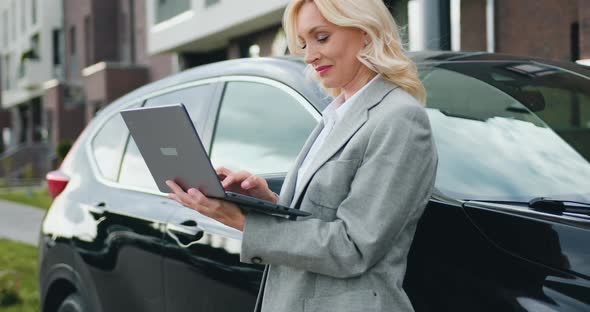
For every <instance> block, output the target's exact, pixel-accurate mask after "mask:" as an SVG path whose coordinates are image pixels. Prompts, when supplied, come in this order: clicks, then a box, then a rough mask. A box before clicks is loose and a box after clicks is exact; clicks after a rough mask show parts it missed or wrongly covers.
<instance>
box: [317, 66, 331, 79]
mask: <svg viewBox="0 0 590 312" xmlns="http://www.w3.org/2000/svg"><path fill="white" fill-rule="evenodd" d="M331 68H332V66H330V65H326V66H318V67H316V69H315V70H316V71H317V72H318V73H320V76H322V77H323V76H325V75H326V74H327V73H328V71H329V70H330V69H331Z"/></svg>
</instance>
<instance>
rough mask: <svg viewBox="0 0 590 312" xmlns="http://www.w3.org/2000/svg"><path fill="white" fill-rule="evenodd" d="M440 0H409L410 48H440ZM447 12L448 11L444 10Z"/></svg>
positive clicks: (414, 49) (416, 49) (415, 49)
mask: <svg viewBox="0 0 590 312" xmlns="http://www.w3.org/2000/svg"><path fill="white" fill-rule="evenodd" d="M441 1H444V0H410V1H409V2H408V28H409V29H408V30H409V39H410V50H412V51H418V50H440V49H441V43H442V40H441V39H443V38H441V27H440V24H441V13H442V12H441V10H440V8H441ZM446 13H448V12H446Z"/></svg>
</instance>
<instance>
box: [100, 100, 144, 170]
mask: <svg viewBox="0 0 590 312" xmlns="http://www.w3.org/2000/svg"><path fill="white" fill-rule="evenodd" d="M136 106H139V105H134V106H132V107H136ZM128 136H129V130H127V126H125V122H124V121H123V118H122V117H121V114H115V115H113V117H111V118H110V119H109V120H108V121H107V122H106V123H105V124H104V125H103V126H102V127H101V129H100V130H99V131H98V132H97V134H96V135H95V136H94V138H93V139H92V143H91V145H92V153H93V156H94V159H95V161H96V164H97V166H98V169H99V171H100V174H101V175H102V176H103V177H104V178H106V179H108V180H111V181H116V180H117V174H118V172H119V165H120V164H121V156H122V155H123V148H124V147H125V143H126V142H127V137H128Z"/></svg>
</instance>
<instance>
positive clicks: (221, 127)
mask: <svg viewBox="0 0 590 312" xmlns="http://www.w3.org/2000/svg"><path fill="white" fill-rule="evenodd" d="M304 105H309V104H307V103H305V104H304ZM316 123H317V122H316V120H315V118H314V117H313V115H312V113H311V112H310V111H309V110H307V109H306V107H304V106H303V104H302V103H299V102H298V101H297V100H296V99H295V98H293V97H292V96H291V95H289V94H288V93H286V92H285V91H283V90H280V89H278V88H277V87H274V86H270V85H266V84H262V83H257V82H243V81H235V82H229V83H227V85H226V89H225V92H224V95H223V100H222V103H221V107H220V109H219V114H218V118H217V124H216V128H215V133H214V136H213V144H212V147H211V160H212V162H213V165H214V166H224V167H227V168H230V169H232V170H248V171H250V172H252V173H255V174H267V173H279V172H287V171H288V170H289V169H290V167H291V165H292V163H293V161H294V160H295V157H296V156H297V154H298V153H299V150H300V149H301V148H302V147H303V144H304V143H305V140H306V139H307V137H308V136H309V134H310V133H311V131H312V130H313V128H314V127H315V125H316Z"/></svg>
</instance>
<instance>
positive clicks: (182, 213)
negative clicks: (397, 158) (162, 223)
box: [164, 77, 319, 312]
mask: <svg viewBox="0 0 590 312" xmlns="http://www.w3.org/2000/svg"><path fill="white" fill-rule="evenodd" d="M223 80H225V82H224V88H223V93H222V94H220V99H221V100H220V101H218V102H216V105H215V106H214V107H213V108H214V109H213V110H212V111H211V114H210V115H209V117H210V118H209V123H208V128H207V129H206V130H205V131H203V137H206V139H205V140H204V144H205V145H206V146H207V148H208V150H209V154H210V157H211V160H212V162H213V164H214V166H225V167H227V168H230V169H232V170H248V171H250V172H252V173H254V174H257V175H260V176H262V177H264V178H266V179H267V181H268V182H269V185H270V187H271V189H273V191H275V192H277V193H278V192H279V191H280V187H281V185H282V182H283V180H284V176H285V173H286V172H287V171H288V170H289V169H290V167H291V165H292V164H293V162H294V160H295V157H296V156H297V154H298V152H299V150H300V149H301V147H302V146H303V144H304V142H305V140H306V139H307V136H308V135H309V134H310V133H311V131H312V129H313V127H314V126H315V125H316V124H317V121H318V119H319V113H317V111H316V110H315V109H314V108H312V106H311V105H310V104H309V103H308V102H307V101H306V100H305V99H303V97H301V96H300V95H299V94H298V93H297V92H295V91H294V90H292V89H290V88H289V87H287V86H285V85H283V84H280V83H277V82H275V81H272V80H269V79H264V78H255V77H233V78H224V79H223ZM179 207H180V206H179ZM166 235H167V240H168V241H169V245H168V248H166V252H165V260H164V284H165V287H166V307H167V311H188V310H192V311H216V312H224V311H252V309H253V307H254V304H255V300H256V295H257V292H258V288H259V285H260V279H261V276H262V269H263V267H262V266H261V265H253V264H244V263H240V257H239V253H240V250H241V232H240V231H237V230H234V229H232V228H229V227H227V226H224V225H223V224H221V223H219V222H217V221H214V220H212V219H209V218H207V217H205V216H203V215H201V214H199V213H197V212H196V211H193V210H190V209H188V208H184V207H180V209H176V210H175V212H174V213H173V215H172V216H171V218H170V220H169V221H168V227H167V229H166Z"/></svg>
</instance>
